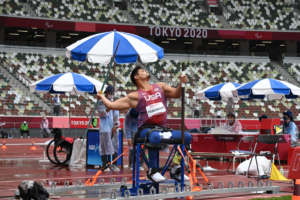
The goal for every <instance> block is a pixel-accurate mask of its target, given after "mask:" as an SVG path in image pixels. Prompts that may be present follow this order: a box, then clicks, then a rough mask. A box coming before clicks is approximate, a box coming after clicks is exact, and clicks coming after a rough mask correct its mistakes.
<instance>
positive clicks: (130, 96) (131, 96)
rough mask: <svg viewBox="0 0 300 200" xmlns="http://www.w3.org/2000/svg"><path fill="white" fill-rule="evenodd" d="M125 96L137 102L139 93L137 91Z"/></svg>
mask: <svg viewBox="0 0 300 200" xmlns="http://www.w3.org/2000/svg"><path fill="white" fill-rule="evenodd" d="M127 96H128V98H129V99H131V100H139V93H138V92H137V91H134V92H130V93H129V94H128V95H127Z"/></svg>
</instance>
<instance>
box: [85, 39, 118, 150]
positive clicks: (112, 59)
mask: <svg viewBox="0 0 300 200" xmlns="http://www.w3.org/2000/svg"><path fill="white" fill-rule="evenodd" d="M119 45H120V41H119V42H118V45H117V48H116V51H115V53H114V55H113V57H112V58H111V60H110V64H109V68H108V70H107V73H106V75H105V79H104V82H103V85H102V87H101V91H100V92H99V93H100V94H102V93H103V88H104V85H105V83H106V81H107V77H108V75H109V71H110V69H111V66H112V62H113V61H114V60H115V56H116V53H117V51H118V48H119ZM98 102H99V100H97V102H96V104H95V107H94V110H93V113H92V115H91V118H90V120H89V124H88V126H87V128H86V130H85V134H84V137H83V140H82V143H81V146H80V149H79V152H80V151H81V148H82V145H83V143H84V139H85V137H86V135H87V132H88V130H89V127H90V125H91V123H92V119H93V117H94V114H95V111H96V107H97V105H98Z"/></svg>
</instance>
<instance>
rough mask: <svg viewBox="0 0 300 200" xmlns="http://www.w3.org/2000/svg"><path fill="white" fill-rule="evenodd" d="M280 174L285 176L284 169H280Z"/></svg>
mask: <svg viewBox="0 0 300 200" xmlns="http://www.w3.org/2000/svg"><path fill="white" fill-rule="evenodd" d="M280 174H281V175H283V168H282V167H280Z"/></svg>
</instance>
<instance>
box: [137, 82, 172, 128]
mask: <svg viewBox="0 0 300 200" xmlns="http://www.w3.org/2000/svg"><path fill="white" fill-rule="evenodd" d="M151 86H152V89H151V90H148V91H143V90H138V94H139V100H138V104H137V106H136V110H137V111H138V112H139V113H140V116H139V125H138V127H141V126H142V125H144V124H148V125H159V126H164V127H165V126H166V122H167V98H166V96H165V93H164V91H163V90H162V89H161V88H160V87H159V86H158V85H156V84H153V85H151Z"/></svg>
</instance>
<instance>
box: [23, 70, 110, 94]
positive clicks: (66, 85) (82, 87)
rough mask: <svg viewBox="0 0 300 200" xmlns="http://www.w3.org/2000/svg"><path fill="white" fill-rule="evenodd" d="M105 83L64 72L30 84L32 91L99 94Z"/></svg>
mask: <svg viewBox="0 0 300 200" xmlns="http://www.w3.org/2000/svg"><path fill="white" fill-rule="evenodd" d="M102 86H104V85H103V83H102V82H101V81H98V80H96V79H94V78H92V77H89V76H86V75H81V74H77V73H73V72H68V73H62V74H57V75H53V76H50V77H46V78H44V79H42V80H39V81H37V82H35V83H32V84H30V86H29V87H30V91H31V92H37V93H47V92H49V93H50V94H61V93H71V94H84V93H85V92H88V93H89V94H97V93H98V92H100V91H101V88H102Z"/></svg>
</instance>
